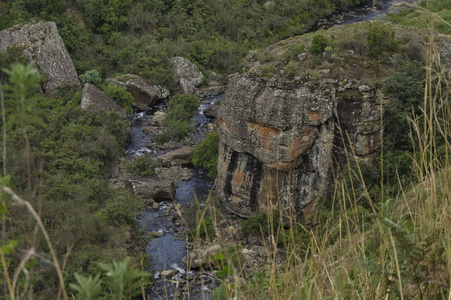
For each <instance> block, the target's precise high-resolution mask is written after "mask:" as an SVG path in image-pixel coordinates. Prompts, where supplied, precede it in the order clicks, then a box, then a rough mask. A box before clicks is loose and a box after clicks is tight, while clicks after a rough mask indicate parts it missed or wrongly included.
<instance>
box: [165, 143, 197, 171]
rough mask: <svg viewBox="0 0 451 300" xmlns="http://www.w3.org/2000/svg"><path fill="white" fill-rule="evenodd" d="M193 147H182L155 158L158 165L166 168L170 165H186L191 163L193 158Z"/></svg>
mask: <svg viewBox="0 0 451 300" xmlns="http://www.w3.org/2000/svg"><path fill="white" fill-rule="evenodd" d="M193 154H194V148H193V147H188V146H186V147H182V148H179V149H176V150H173V151H170V152H168V153H165V154H163V155H160V156H158V157H157V159H158V160H159V161H160V163H161V164H162V165H163V166H165V167H167V166H172V165H187V164H190V163H191V159H192V158H193Z"/></svg>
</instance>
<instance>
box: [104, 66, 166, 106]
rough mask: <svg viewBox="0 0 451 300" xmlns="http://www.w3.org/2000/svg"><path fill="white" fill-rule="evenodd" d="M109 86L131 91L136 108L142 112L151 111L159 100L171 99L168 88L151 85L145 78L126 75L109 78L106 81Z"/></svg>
mask: <svg viewBox="0 0 451 300" xmlns="http://www.w3.org/2000/svg"><path fill="white" fill-rule="evenodd" d="M105 81H106V82H107V83H108V84H109V85H117V86H121V87H123V88H125V89H126V90H127V91H129V92H130V93H131V94H132V96H133V98H135V102H136V103H135V104H134V105H135V106H136V107H138V108H139V109H141V110H146V109H149V108H150V106H152V105H154V104H155V103H156V102H157V101H158V100H161V99H166V98H167V97H169V95H170V92H169V90H168V88H166V87H164V86H161V85H151V84H149V83H147V82H146V81H145V80H144V79H143V78H141V77H139V76H137V75H132V74H126V75H122V76H119V77H116V78H108V79H107V80H105Z"/></svg>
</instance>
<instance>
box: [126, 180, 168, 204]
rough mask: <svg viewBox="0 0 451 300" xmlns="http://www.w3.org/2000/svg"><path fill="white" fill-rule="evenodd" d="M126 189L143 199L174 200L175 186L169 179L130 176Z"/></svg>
mask: <svg viewBox="0 0 451 300" xmlns="http://www.w3.org/2000/svg"><path fill="white" fill-rule="evenodd" d="M128 187H129V188H131V190H132V191H133V193H134V194H135V195H137V196H140V197H142V198H144V199H148V198H153V199H174V195H175V184H174V180H173V179H171V178H162V177H157V176H149V177H141V176H130V177H129V178H128Z"/></svg>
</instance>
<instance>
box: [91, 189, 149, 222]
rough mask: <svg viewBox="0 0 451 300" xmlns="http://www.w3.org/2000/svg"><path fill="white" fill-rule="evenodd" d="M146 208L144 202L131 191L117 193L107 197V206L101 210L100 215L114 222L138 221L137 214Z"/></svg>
mask: <svg viewBox="0 0 451 300" xmlns="http://www.w3.org/2000/svg"><path fill="white" fill-rule="evenodd" d="M143 208H144V202H143V201H142V200H141V199H139V198H138V197H136V196H134V195H133V194H132V193H131V192H130V191H124V192H122V193H116V194H115V195H114V196H112V197H111V198H109V199H107V200H106V202H105V206H104V207H103V208H102V209H100V210H99V215H100V216H101V217H102V218H104V219H107V220H109V221H110V223H112V224H121V223H128V224H133V223H134V222H136V215H137V214H138V212H139V211H140V210H141V209H143Z"/></svg>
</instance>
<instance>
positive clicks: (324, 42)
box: [309, 34, 331, 54]
mask: <svg viewBox="0 0 451 300" xmlns="http://www.w3.org/2000/svg"><path fill="white" fill-rule="evenodd" d="M330 45H331V41H330V40H329V39H328V38H326V37H325V36H323V35H321V34H317V35H315V36H314V37H313V39H312V45H311V46H310V48H309V50H310V52H311V53H313V54H320V53H322V52H323V51H324V49H326V47H327V46H330Z"/></svg>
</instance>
